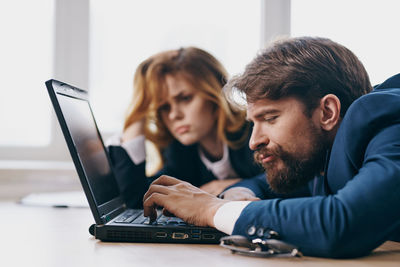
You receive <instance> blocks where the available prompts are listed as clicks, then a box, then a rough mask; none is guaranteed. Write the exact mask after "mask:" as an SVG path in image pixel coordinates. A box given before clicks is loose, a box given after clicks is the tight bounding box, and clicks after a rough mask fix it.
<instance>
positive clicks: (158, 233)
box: [156, 232, 167, 238]
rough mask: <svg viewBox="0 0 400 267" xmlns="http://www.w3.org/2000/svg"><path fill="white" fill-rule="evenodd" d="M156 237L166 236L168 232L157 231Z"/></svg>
mask: <svg viewBox="0 0 400 267" xmlns="http://www.w3.org/2000/svg"><path fill="white" fill-rule="evenodd" d="M156 237H157V238H166V237H167V233H166V232H157V233H156Z"/></svg>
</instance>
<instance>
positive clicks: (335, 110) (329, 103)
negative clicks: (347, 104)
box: [319, 94, 341, 131]
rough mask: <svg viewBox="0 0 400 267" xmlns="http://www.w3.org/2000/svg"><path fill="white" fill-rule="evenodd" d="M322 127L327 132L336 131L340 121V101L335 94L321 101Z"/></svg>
mask: <svg viewBox="0 0 400 267" xmlns="http://www.w3.org/2000/svg"><path fill="white" fill-rule="evenodd" d="M319 103H320V110H321V114H320V119H319V120H320V125H321V128H322V129H324V130H325V131H331V130H332V129H334V128H335V127H336V126H337V125H338V123H339V121H340V108H341V105H340V100H339V98H338V97H337V96H336V95H334V94H327V95H325V96H324V97H323V98H321V100H320V102H319Z"/></svg>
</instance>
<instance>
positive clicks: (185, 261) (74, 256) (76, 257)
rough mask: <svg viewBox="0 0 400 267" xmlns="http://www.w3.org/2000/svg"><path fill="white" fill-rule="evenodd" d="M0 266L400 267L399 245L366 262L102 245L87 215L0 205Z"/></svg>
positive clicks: (149, 245)
mask: <svg viewBox="0 0 400 267" xmlns="http://www.w3.org/2000/svg"><path fill="white" fill-rule="evenodd" d="M0 212H1V214H2V215H3V216H4V217H3V218H2V219H1V223H0V226H1V230H0V231H1V232H0V234H1V242H0V249H1V251H2V255H1V265H2V266H40V267H45V266H108V267H110V266H163V267H164V266H174V267H176V266H190V267H196V266H207V267H211V266H229V267H232V266H233V267H234V266H243V267H248V266H278V267H279V266H288V267H289V266H290V267H292V266H316V267H317V266H318V267H320V266H335V267H337V266H339V265H340V266H379V267H381V266H396V267H398V266H400V243H396V242H386V243H385V244H383V245H382V246H381V247H379V248H377V249H376V250H375V251H374V252H373V253H372V254H371V255H369V256H367V257H362V258H357V259H349V260H336V259H323V258H313V257H302V258H268V259H263V258H254V257H246V256H240V255H235V254H231V252H230V251H229V250H227V249H224V248H222V247H220V246H218V245H187V244H186V245H185V244H154V243H147V244H145V243H105V242H100V241H98V240H96V239H94V238H93V237H91V235H90V234H89V232H88V228H89V226H90V224H92V223H93V218H92V215H91V213H90V210H89V209H76V208H66V209H57V208H51V207H33V206H24V205H19V204H15V203H9V202H3V203H2V202H0Z"/></svg>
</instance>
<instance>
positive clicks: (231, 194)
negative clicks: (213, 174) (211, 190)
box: [221, 186, 260, 201]
mask: <svg viewBox="0 0 400 267" xmlns="http://www.w3.org/2000/svg"><path fill="white" fill-rule="evenodd" d="M221 198H223V199H226V200H233V201H245V200H248V201H257V200H260V199H259V198H258V197H256V195H255V194H254V192H253V191H251V190H250V189H248V188H246V187H240V186H238V187H232V188H230V189H228V190H226V191H225V192H224V193H223V194H222V196H221Z"/></svg>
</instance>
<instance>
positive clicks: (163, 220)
mask: <svg viewBox="0 0 400 267" xmlns="http://www.w3.org/2000/svg"><path fill="white" fill-rule="evenodd" d="M157 213H158V216H157V219H156V220H155V221H154V222H153V223H151V224H152V225H188V224H187V223H186V222H184V221H183V220H182V219H180V218H177V217H168V216H165V215H163V214H162V212H161V211H158V212H157ZM114 222H115V223H127V224H128V223H132V224H150V221H149V218H148V217H144V215H143V211H142V210H127V211H125V212H124V213H123V214H122V215H120V216H119V217H118V218H117V219H115V221H114Z"/></svg>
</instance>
